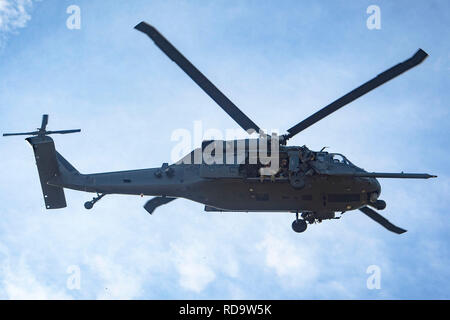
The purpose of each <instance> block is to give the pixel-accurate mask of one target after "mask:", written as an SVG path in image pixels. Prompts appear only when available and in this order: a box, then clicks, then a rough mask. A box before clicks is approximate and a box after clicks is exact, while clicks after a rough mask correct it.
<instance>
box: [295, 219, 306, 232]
mask: <svg viewBox="0 0 450 320" xmlns="http://www.w3.org/2000/svg"><path fill="white" fill-rule="evenodd" d="M307 227H308V225H307V224H306V221H305V220H303V219H295V220H294V222H292V230H294V231H295V232H297V233H302V232H303V231H305V230H306V228H307Z"/></svg>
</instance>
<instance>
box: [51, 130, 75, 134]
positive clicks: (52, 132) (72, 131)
mask: <svg viewBox="0 0 450 320" xmlns="http://www.w3.org/2000/svg"><path fill="white" fill-rule="evenodd" d="M75 132H81V129H72V130H57V131H47V133H46V134H55V133H58V134H66V133H75Z"/></svg>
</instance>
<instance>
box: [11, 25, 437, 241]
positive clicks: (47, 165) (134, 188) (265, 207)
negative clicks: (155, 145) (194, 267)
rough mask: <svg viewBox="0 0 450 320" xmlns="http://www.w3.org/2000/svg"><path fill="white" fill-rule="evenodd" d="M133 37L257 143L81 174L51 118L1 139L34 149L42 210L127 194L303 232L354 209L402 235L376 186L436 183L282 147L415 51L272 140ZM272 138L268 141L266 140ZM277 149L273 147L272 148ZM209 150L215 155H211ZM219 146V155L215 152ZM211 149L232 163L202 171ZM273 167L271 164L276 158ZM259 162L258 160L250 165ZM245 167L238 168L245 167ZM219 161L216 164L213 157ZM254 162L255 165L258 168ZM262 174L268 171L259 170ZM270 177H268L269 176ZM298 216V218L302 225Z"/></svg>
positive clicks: (411, 63) (210, 87)
mask: <svg viewBox="0 0 450 320" xmlns="http://www.w3.org/2000/svg"><path fill="white" fill-rule="evenodd" d="M135 28H136V29H137V30H139V31H141V32H143V33H145V34H147V35H148V36H149V37H150V38H151V39H152V40H153V41H154V43H155V44H156V45H157V46H158V47H159V48H160V49H161V50H162V51H163V52H164V53H165V54H166V55H167V56H168V57H169V58H170V59H171V60H173V61H174V62H175V63H176V64H177V65H178V66H179V67H180V68H181V69H182V70H183V71H184V72H185V73H186V74H187V75H188V76H189V77H190V78H191V79H192V80H194V81H195V83H197V85H198V86H200V88H202V89H203V90H204V91H205V92H206V93H207V94H208V95H209V96H210V97H211V98H212V99H213V100H214V101H215V102H216V103H217V104H218V105H219V106H220V107H221V108H222V109H223V110H224V111H225V112H226V113H228V115H229V116H230V117H231V118H233V119H234V120H235V121H236V122H237V123H238V124H239V125H240V126H241V127H242V128H243V129H244V130H246V131H247V132H249V133H251V132H259V133H260V137H259V138H258V139H244V140H232V141H218V140H214V141H204V142H203V143H202V146H201V148H198V149H196V150H194V151H192V152H191V154H189V155H187V156H186V157H185V158H183V159H182V160H180V161H179V162H177V163H175V164H172V165H168V164H167V163H164V164H163V165H162V167H160V168H151V169H141V170H130V171H119V172H106V173H96V174H81V173H80V172H78V171H77V170H76V169H75V168H74V167H73V166H72V165H71V164H70V163H69V162H68V161H67V160H66V159H64V158H63V157H62V156H61V155H60V154H59V153H58V152H57V151H56V150H55V145H54V142H53V139H51V138H50V137H49V136H48V135H50V134H57V133H59V134H66V133H73V132H79V131H81V130H79V129H76V130H61V131H47V129H46V126H47V122H48V116H47V115H44V116H43V118H42V125H41V127H40V128H38V130H37V131H33V132H25V133H13V134H4V136H10V135H31V136H32V137H28V138H27V139H26V140H27V141H28V142H29V143H30V144H31V145H32V147H33V150H34V154H35V159H36V164H37V167H38V172H39V178H40V181H41V186H42V191H43V194H44V201H45V206H46V208H47V209H56V208H64V207H66V200H65V195H64V188H68V189H74V190H80V191H86V192H93V193H97V196H96V197H94V198H93V199H92V200H91V201H88V202H86V203H85V207H86V209H91V208H92V207H93V205H94V204H95V203H96V202H97V201H99V200H100V199H101V198H102V197H103V196H105V195H107V194H129V195H141V196H142V195H147V196H154V197H153V198H152V199H150V200H149V201H148V202H147V203H146V204H145V206H144V208H145V209H146V210H147V211H148V212H149V213H150V214H151V213H153V211H154V210H155V209H156V208H157V207H159V206H161V205H164V204H167V203H169V202H171V201H173V200H175V199H177V198H186V199H189V200H193V201H196V202H200V203H202V204H204V205H205V211H208V212H211V211H213V212H214V211H215V212H236V211H239V212H292V213H295V214H296V219H295V220H294V222H293V223H292V228H293V230H294V231H295V232H303V231H305V230H306V228H307V224H308V223H309V224H312V223H315V222H321V221H322V220H325V219H338V218H339V217H336V212H340V213H344V212H346V211H350V210H355V209H359V210H360V211H361V212H363V213H364V214H366V215H367V216H369V217H370V218H372V219H373V220H374V221H376V222H378V223H379V224H381V225H382V226H383V227H385V228H386V229H388V230H390V231H392V232H395V233H398V234H401V233H403V232H405V231H406V230H404V229H402V228H399V227H397V226H395V225H393V224H392V223H390V222H389V221H388V220H387V219H385V218H384V217H382V216H381V215H380V214H379V213H377V212H376V211H375V210H373V209H372V208H374V209H377V210H383V209H384V208H385V207H386V203H385V202H384V201H383V200H380V199H379V196H380V192H381V187H380V184H379V183H378V181H377V178H413V179H427V178H432V177H436V176H432V175H429V174H419V173H403V172H401V173H380V172H366V171H365V170H363V169H361V168H359V167H357V166H355V165H354V164H353V163H351V162H350V161H349V160H348V159H347V158H346V157H345V156H343V155H341V154H337V153H328V152H326V151H324V149H322V150H321V151H318V152H315V151H311V150H309V149H308V148H307V147H306V146H303V147H299V146H287V145H286V143H287V141H288V140H289V139H290V138H292V137H293V136H295V135H296V134H298V133H299V132H301V131H303V130H305V129H306V128H308V127H309V126H311V125H313V124H314V123H316V122H318V121H319V120H321V119H323V118H325V117H326V116H328V115H330V114H331V113H333V112H335V111H336V110H338V109H340V108H342V107H343V106H345V105H347V104H349V103H350V102H352V101H354V100H355V99H357V98H359V97H361V96H362V95H364V94H366V93H367V92H369V91H371V90H373V89H375V88H376V87H378V86H380V85H382V84H383V83H385V82H387V81H389V80H391V79H393V78H395V77H396V76H398V75H400V74H402V73H403V72H405V71H407V70H409V69H411V68H413V67H415V66H417V65H418V64H420V63H421V62H422V61H423V60H424V59H425V58H426V57H427V53H425V51H423V50H422V49H419V50H418V51H417V52H416V53H415V54H414V55H413V56H412V57H411V58H409V59H407V60H406V61H404V62H402V63H399V64H397V65H395V66H394V67H392V68H390V69H388V70H387V71H385V72H383V73H381V74H379V75H378V76H376V77H375V78H373V79H372V80H370V81H368V82H366V83H364V84H363V85H361V86H360V87H358V88H356V89H354V90H353V91H351V92H349V93H347V94H346V95H344V96H343V97H341V98H339V99H338V100H336V101H334V102H332V103H330V104H329V105H328V106H326V107H324V108H323V109H321V110H319V111H318V112H316V113H315V114H313V115H311V116H310V117H308V118H306V119H305V120H303V121H301V122H300V123H298V124H296V125H295V126H293V127H292V128H290V129H288V130H287V133H286V134H284V135H281V136H279V137H277V139H273V136H272V137H270V136H268V135H266V134H264V133H263V132H261V131H260V128H259V127H258V126H257V125H256V124H255V123H254V122H253V121H252V120H250V118H248V117H247V116H246V115H245V114H244V113H243V112H242V111H241V110H240V109H239V108H238V107H237V106H236V105H234V104H233V103H232V102H231V101H230V100H229V99H228V98H227V97H226V96H225V95H224V94H223V93H222V92H221V91H220V90H219V89H218V88H216V87H215V86H214V84H212V83H211V82H210V81H209V80H208V79H207V78H206V77H205V76H204V75H203V74H202V73H201V72H200V71H199V70H198V69H197V68H196V67H194V66H193V65H192V64H191V63H190V62H189V61H188V60H187V59H186V58H185V57H184V56H183V55H182V54H181V53H180V52H179V51H178V50H177V49H176V48H175V47H174V46H173V45H172V44H171V43H170V42H169V41H168V40H166V39H165V38H164V37H163V36H162V35H161V34H160V33H159V32H158V30H156V29H155V28H154V27H153V26H151V25H149V24H147V23H145V22H141V23H139V24H138V25H137V26H136V27H135ZM269 138H270V139H269ZM274 141H276V143H274ZM263 145H267V147H266V152H267V154H270V155H271V158H270V159H272V162H271V164H270V165H271V167H272V166H275V168H276V170H275V171H273V170H272V171H270V169H269V168H267V163H265V164H263V163H262V161H260V160H261V159H259V155H260V154H261V153H260V152H259V151H260V150H259V151H258V149H261V148H262V146H263ZM211 146H213V148H212V149H211ZM218 146H219V147H218ZM208 148H210V151H211V150H212V151H211V152H210V154H211V155H213V156H215V155H216V153H217V155H221V154H223V153H221V152H219V151H223V150H221V148H223V149H224V150H225V149H226V150H230V149H231V150H232V151H233V152H234V153H237V154H239V155H240V156H242V157H241V160H237V157H236V156H235V155H233V159H234V161H232V163H229V162H228V161H227V162H226V163H219V162H218V161H216V162H213V163H207V161H206V160H207V159H203V158H202V159H200V161H198V155H199V154H200V156H201V155H203V154H204V153H205V151H206V150H207V149H208ZM274 155H276V157H275V159H276V161H277V163H273V162H274V161H273V159H274V157H272V156H274ZM255 157H256V159H255ZM242 159H243V160H242ZM216 160H217V157H216ZM255 160H256V161H255ZM264 169H267V170H264ZM268 171H269V172H270V173H269V174H267V172H268ZM299 213H300V214H301V215H300V218H299Z"/></svg>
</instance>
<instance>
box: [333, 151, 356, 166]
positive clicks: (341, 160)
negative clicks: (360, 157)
mask: <svg viewBox="0 0 450 320" xmlns="http://www.w3.org/2000/svg"><path fill="white" fill-rule="evenodd" d="M330 155H331V159H332V160H333V162H334V163H343V164H346V165H351V166H354V164H353V163H351V162H350V161H349V160H348V159H347V158H346V157H345V156H344V155H342V154H340V153H331V154H330Z"/></svg>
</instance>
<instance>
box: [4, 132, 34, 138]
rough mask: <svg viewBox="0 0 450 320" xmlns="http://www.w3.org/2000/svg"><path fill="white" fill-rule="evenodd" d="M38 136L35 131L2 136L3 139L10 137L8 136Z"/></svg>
mask: <svg viewBox="0 0 450 320" xmlns="http://www.w3.org/2000/svg"><path fill="white" fill-rule="evenodd" d="M36 134H38V132H37V131H33V132H19V133H4V134H3V136H4V137H10V136H33V135H36Z"/></svg>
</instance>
